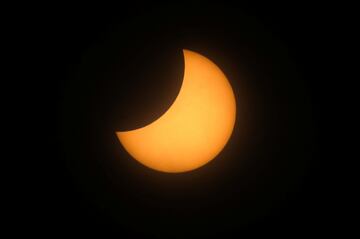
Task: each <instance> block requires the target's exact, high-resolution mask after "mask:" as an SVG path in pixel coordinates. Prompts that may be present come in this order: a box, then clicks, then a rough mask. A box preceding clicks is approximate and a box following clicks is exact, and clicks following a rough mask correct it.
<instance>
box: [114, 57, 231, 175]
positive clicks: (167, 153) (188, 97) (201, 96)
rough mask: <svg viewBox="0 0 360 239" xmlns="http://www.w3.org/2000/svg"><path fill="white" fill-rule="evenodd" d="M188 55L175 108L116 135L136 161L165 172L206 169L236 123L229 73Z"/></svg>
mask: <svg viewBox="0 0 360 239" xmlns="http://www.w3.org/2000/svg"><path fill="white" fill-rule="evenodd" d="M183 52H184V59H185V71H184V79H183V83H182V86H181V89H180V92H179V95H178V96H177V98H176V100H175V101H174V103H173V104H172V105H171V107H170V108H169V109H168V110H167V111H166V112H165V113H164V114H163V115H162V116H161V117H160V118H159V119H157V120H155V121H154V122H152V123H150V124H149V125H147V126H145V127H142V128H139V129H136V130H131V131H122V132H116V134H117V137H118V138H119V140H120V142H121V144H122V145H123V146H124V148H125V149H126V151H127V152H128V153H129V154H130V155H131V156H132V157H134V158H135V159H136V160H137V161H139V162H140V163H142V164H144V165H146V166H148V167H149V168H152V169H155V170H159V171H162V172H169V173H180V172H186V171H190V170H194V169H196V168H199V167H201V166H203V165H205V164H206V163H208V162H209V161H211V160H212V159H214V158H215V157H216V155H218V154H219V153H220V151H221V150H222V149H223V148H224V146H225V144H226V143H227V141H228V140H229V138H230V135H231V133H232V131H233V128H234V124H235V115H236V102H235V97H234V92H233V90H232V88H231V85H230V83H229V81H228V80H227V78H226V76H225V75H224V73H223V72H222V71H221V70H220V69H219V68H218V67H217V66H216V65H215V64H214V63H213V62H211V61H210V60H209V59H207V58H206V57H204V56H202V55H200V54H198V53H195V52H193V51H189V50H183Z"/></svg>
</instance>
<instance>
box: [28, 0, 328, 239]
mask: <svg viewBox="0 0 360 239" xmlns="http://www.w3.org/2000/svg"><path fill="white" fill-rule="evenodd" d="M87 7H88V6H87ZM87 7H80V8H75V7H72V6H69V7H64V6H62V8H59V9H57V11H56V8H55V10H54V9H53V10H54V12H48V13H47V14H46V17H45V18H42V19H41V22H42V24H41V25H39V26H37V28H38V29H39V30H40V32H41V35H42V36H43V37H41V38H40V40H39V42H38V43H39V45H41V46H42V49H44V52H42V53H44V54H42V55H41V56H39V58H40V62H39V65H40V66H41V68H44V72H45V73H44V76H45V77H44V79H41V80H38V81H35V82H36V83H37V85H36V86H35V87H34V88H38V89H37V90H38V91H39V92H41V94H38V95H37V96H35V99H36V103H39V104H38V105H41V108H39V112H41V113H40V114H39V115H41V117H39V118H40V120H34V121H36V125H39V128H38V129H37V131H35V136H37V138H39V139H40V140H39V143H38V147H39V148H41V153H40V154H39V155H38V159H39V160H38V162H39V163H38V164H37V169H38V170H39V171H40V172H41V173H39V174H36V175H35V177H37V179H38V180H37V181H36V183H34V185H36V186H34V187H31V189H29V195H32V196H31V197H32V198H33V199H34V200H33V201H34V203H33V204H32V203H30V205H29V207H31V211H32V213H33V214H37V215H38V216H39V218H40V219H41V220H36V223H37V225H38V226H39V227H41V228H42V230H43V231H45V232H47V233H50V234H54V235H57V234H64V235H70V234H79V235H94V234H99V235H104V233H105V234H109V235H114V236H116V237H119V238H127V237H131V238H149V237H150V238H151V237H155V238H177V237H178V238H193V237H194V238H195V237H209V236H215V237H218V238H232V237H235V236H242V235H258V234H262V235H269V234H276V235H279V234H283V235H286V236H293V235H299V234H301V235H309V233H314V232H315V233H323V231H324V229H325V228H328V227H329V225H330V224H329V222H330V221H333V218H332V216H333V213H334V212H333V210H332V211H330V212H329V210H328V206H329V204H330V202H329V200H328V194H327V193H328V186H327V175H326V173H325V172H324V171H325V170H324V164H325V163H330V161H331V159H330V158H329V157H327V155H325V154H324V153H323V151H322V148H323V146H324V144H325V143H324V142H323V141H322V140H321V139H320V136H322V133H323V131H322V127H324V124H326V122H324V121H323V115H324V107H323V103H324V98H325V93H324V91H326V89H325V86H324V82H325V80H326V82H327V83H329V82H332V79H331V78H329V77H325V76H324V74H323V71H322V70H323V69H324V68H325V67H324V65H325V62H324V60H323V58H324V54H323V51H324V48H326V47H327V44H330V43H327V42H326V41H325V40H324V39H326V37H325V36H326V33H325V32H326V27H327V26H326V22H327V19H328V16H326V15H325V14H323V12H322V11H320V10H319V7H318V6H314V5H294V6H290V5H287V6H284V5H281V6H280V5H279V6H278V5H267V6H262V7H245V6H241V5H234V4H233V5H226V4H220V3H218V4H191V5H188V4H185V3H181V4H174V5H166V6H164V5H156V6H151V5H143V4H137V5H136V4H135V5H134V6H119V7H114V8H107V9H102V8H97V6H92V7H91V10H90V9H88V8H87ZM46 20H48V21H46ZM39 34H40V33H39ZM182 49H189V50H193V51H196V52H199V53H200V54H202V55H204V56H206V57H208V58H209V59H211V60H213V61H214V62H215V63H216V64H217V65H218V66H219V67H220V68H221V69H222V70H223V71H224V73H225V74H226V76H227V77H228V79H229V81H230V82H231V84H232V86H233V89H234V93H235V96H236V99H237V107H238V108H237V110H238V111H237V119H236V125H235V129H234V132H233V135H232V137H231V138H230V140H229V142H228V144H227V145H226V147H225V149H224V150H223V151H222V152H221V153H220V154H219V155H218V157H216V158H215V159H214V160H213V161H211V162H210V163H208V164H207V165H205V166H203V167H201V168H199V169H197V170H194V171H192V172H188V173H182V174H167V173H161V172H157V171H153V170H151V169H148V168H146V167H144V166H142V165H141V164H139V163H138V162H137V161H135V160H133V159H132V158H131V157H130V156H129V155H128V154H127V153H126V152H125V150H124V149H123V147H122V146H121V145H120V143H119V142H118V140H117V138H116V135H115V133H114V132H115V131H117V130H130V129H134V128H137V127H141V126H144V125H146V124H148V123H150V122H152V121H153V120H155V119H156V118H158V117H159V116H161V115H162V114H163V113H164V112H165V111H166V110H167V109H168V107H169V106H170V105H171V104H172V102H173V101H174V99H175V98H176V96H177V93H178V91H179V89H180V85H181V81H182V77H183V69H184V62H183V56H182ZM36 92H37V91H36ZM36 103H34V104H36ZM32 110H33V109H32ZM29 111H30V110H29ZM31 112H32V113H33V112H34V111H31ZM29 115H31V113H30V112H29ZM40 128H41V129H44V130H39V129H40ZM40 142H41V143H40ZM34 188H36V189H38V190H34ZM328 232H329V231H328Z"/></svg>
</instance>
